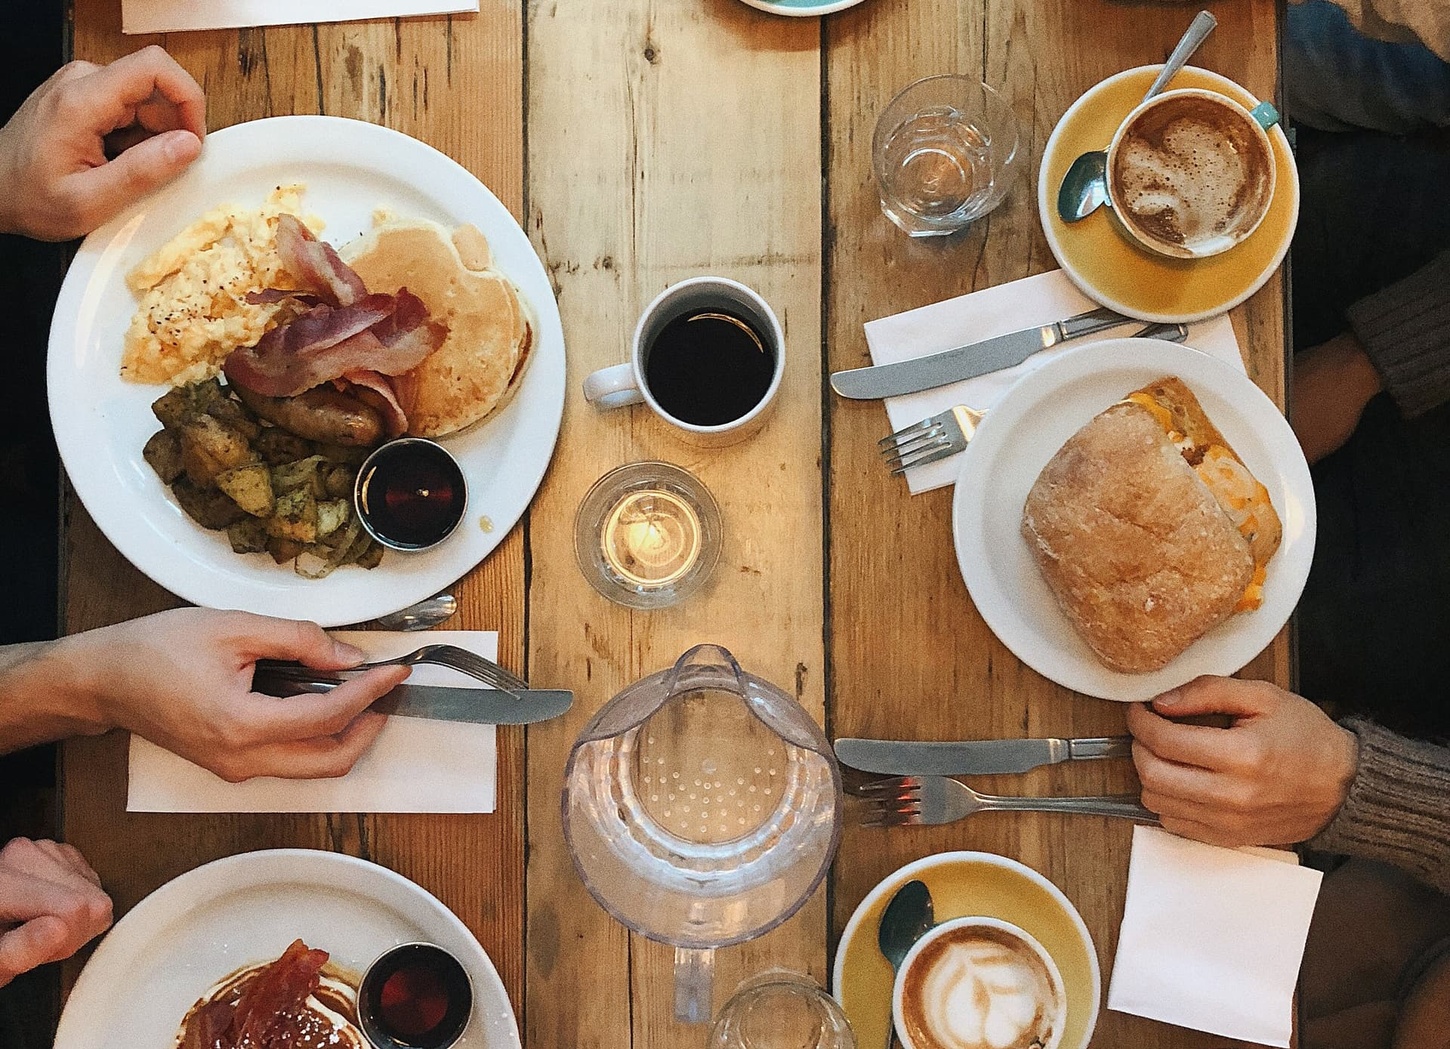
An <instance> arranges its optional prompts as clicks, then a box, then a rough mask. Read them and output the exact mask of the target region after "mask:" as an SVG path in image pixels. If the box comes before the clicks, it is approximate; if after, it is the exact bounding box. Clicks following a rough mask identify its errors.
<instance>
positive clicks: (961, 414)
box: [876, 324, 1188, 474]
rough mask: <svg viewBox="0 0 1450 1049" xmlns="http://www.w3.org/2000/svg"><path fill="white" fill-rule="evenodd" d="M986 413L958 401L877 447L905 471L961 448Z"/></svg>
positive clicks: (1178, 329)
mask: <svg viewBox="0 0 1450 1049" xmlns="http://www.w3.org/2000/svg"><path fill="white" fill-rule="evenodd" d="M1187 337H1188V328H1187V327H1186V326H1184V325H1182V324H1150V325H1148V326H1147V327H1146V328H1142V329H1140V330H1138V331H1136V332H1134V333H1133V338H1135V339H1163V340H1164V341H1166V342H1182V341H1183V340H1184V339H1186V338H1187ZM985 416H986V413H985V412H981V411H978V410H977V409H975V408H968V407H966V406H965V405H961V404H959V405H957V406H956V407H955V408H948V409H947V410H946V411H944V412H938V413H937V414H935V415H932V416H928V417H927V418H925V419H923V420H921V422H919V423H913V424H912V425H910V426H906V427H903V428H902V429H900V430H897V431H896V432H895V433H893V434H891V435H889V436H887V437H883V438H881V440H879V441H877V442H876V447H877V450H878V451H880V453H881V457H882V458H883V459H885V460H886V465H887V467H889V468H890V470H891V472H892V473H893V474H901V473H905V472H906V471H907V470H910V469H911V468H912V467H914V466H925V465H926V464H927V463H934V462H936V461H937V460H939V459H945V458H946V457H947V456H949V455H956V454H957V453H958V452H960V451H962V450H963V449H964V448H966V446H967V444H968V443H969V442H970V441H971V439H972V437H973V436H975V435H976V432H977V427H978V426H979V425H981V422H982V419H983V418H985Z"/></svg>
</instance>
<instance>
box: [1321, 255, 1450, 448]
mask: <svg viewBox="0 0 1450 1049" xmlns="http://www.w3.org/2000/svg"><path fill="white" fill-rule="evenodd" d="M1346 313H1347V315H1348V317H1349V324H1350V327H1351V328H1352V329H1353V330H1354V334H1355V335H1356V336H1358V337H1359V341H1360V342H1361V343H1363V344H1364V348H1365V352H1366V353H1368V354H1369V359H1370V360H1371V361H1372V362H1374V366H1375V370H1376V371H1378V372H1379V374H1380V378H1381V379H1382V380H1384V385H1385V388H1386V389H1387V390H1389V392H1390V395H1391V396H1393V397H1394V399H1395V403H1396V404H1398V405H1399V407H1400V411H1401V412H1402V413H1404V415H1405V417H1406V418H1410V419H1413V418H1414V417H1415V416H1417V415H1422V414H1424V413H1425V412H1427V411H1429V410H1430V409H1431V408H1434V407H1436V406H1437V405H1440V404H1442V403H1444V402H1445V401H1446V400H1450V251H1446V252H1443V253H1442V254H1440V255H1438V256H1436V257H1435V258H1434V259H1433V260H1431V261H1430V262H1429V263H1428V264H1426V265H1425V266H1423V267H1421V268H1420V269H1418V270H1416V271H1415V272H1414V273H1412V274H1410V275H1409V276H1408V277H1406V278H1404V279H1403V280H1400V281H1396V282H1395V283H1394V284H1391V285H1390V286H1389V287H1387V288H1383V289H1381V290H1379V291H1377V292H1375V293H1374V294H1373V295H1368V296H1366V297H1365V298H1363V299H1360V300H1359V301H1358V302H1355V303H1354V304H1352V305H1351V306H1350V307H1349V308H1348V310H1346Z"/></svg>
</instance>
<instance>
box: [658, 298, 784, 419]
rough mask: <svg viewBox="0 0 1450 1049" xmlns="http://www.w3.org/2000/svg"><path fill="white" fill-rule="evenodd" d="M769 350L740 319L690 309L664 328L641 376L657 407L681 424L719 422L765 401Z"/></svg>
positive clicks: (771, 361)
mask: <svg viewBox="0 0 1450 1049" xmlns="http://www.w3.org/2000/svg"><path fill="white" fill-rule="evenodd" d="M774 373H775V354H773V353H772V352H771V349H770V346H769V344H768V343H767V342H766V341H765V339H764V338H762V336H761V334H760V332H758V331H757V330H756V329H755V327H754V326H753V325H752V324H751V323H750V322H749V321H747V320H745V319H744V318H743V317H738V316H736V315H735V314H733V313H728V312H726V311H725V310H719V309H702V310H694V311H692V312H690V313H686V314H682V315H681V316H679V317H676V318H675V319H674V320H672V321H670V322H669V323H668V324H666V325H665V326H664V329H663V330H662V331H661V332H660V333H659V335H658V336H656V337H655V340H654V343H653V344H652V345H651V346H650V347H649V351H648V353H646V354H645V359H644V378H645V382H646V383H647V384H648V386H649V390H650V393H651V394H653V395H654V398H655V400H657V401H659V403H660V407H661V408H663V409H664V410H665V411H667V412H669V413H670V414H671V415H673V416H674V417H675V418H676V419H679V420H680V421H681V422H687V423H692V424H694V425H695V426H720V425H723V424H724V423H733V422H734V421H735V420H736V419H739V418H741V417H742V416H744V415H747V414H749V412H750V410H751V409H752V408H754V407H755V406H756V405H757V404H759V403H760V402H761V401H762V400H764V399H765V394H766V391H767V390H769V389H770V380H771V376H772V375H773V374H774Z"/></svg>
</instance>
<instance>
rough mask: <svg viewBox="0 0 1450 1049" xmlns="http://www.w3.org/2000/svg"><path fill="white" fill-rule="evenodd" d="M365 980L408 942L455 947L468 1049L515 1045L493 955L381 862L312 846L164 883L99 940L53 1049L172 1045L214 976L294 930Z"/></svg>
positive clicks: (267, 956) (264, 956) (277, 947)
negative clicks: (465, 994) (469, 1011)
mask: <svg viewBox="0 0 1450 1049" xmlns="http://www.w3.org/2000/svg"><path fill="white" fill-rule="evenodd" d="M299 936H300V937H301V938H302V939H303V940H304V941H306V943H307V945H308V946H309V947H318V948H321V949H322V950H325V951H327V952H328V953H329V954H330V955H331V961H332V962H334V963H336V964H337V965H340V966H341V967H343V968H344V969H349V970H352V971H353V972H355V973H357V974H358V975H359V976H360V975H361V973H362V971H363V970H364V969H365V968H367V966H368V964H369V963H370V962H372V961H373V959H375V958H376V957H378V955H380V954H382V953H383V951H385V950H387V949H388V948H390V947H394V946H396V945H397V944H400V943H409V942H413V941H419V940H423V941H427V942H430V943H436V944H437V945H438V946H440V947H442V948H444V949H445V950H447V951H449V952H451V953H452V954H453V955H454V956H455V957H456V958H458V960H459V961H460V962H462V963H463V967H464V968H465V969H467V970H468V975H469V978H470V979H471V980H472V981H473V995H474V1001H473V1016H472V1018H471V1019H470V1020H469V1022H468V1028H467V1030H466V1031H465V1032H464V1034H463V1037H462V1039H461V1040H460V1041H459V1042H458V1045H459V1046H460V1047H461V1049H518V1046H519V1032H518V1025H517V1023H516V1022H515V1020H514V1015H513V1009H512V1008H511V1007H510V1006H509V1000H508V994H507V993H506V992H505V991H504V986H503V981H502V980H500V979H499V976H498V972H497V970H495V969H494V967H493V962H491V961H490V960H489V958H488V955H487V954H485V953H484V951H483V948H482V947H480V946H479V944H478V941H477V940H476V939H475V938H474V936H473V934H472V933H470V932H469V931H468V929H467V927H466V926H465V925H464V924H463V923H462V922H461V921H459V920H458V918H457V916H455V915H454V914H453V912H452V911H450V910H449V909H448V908H447V907H445V906H443V904H442V903H440V902H439V901H438V900H437V899H436V898H435V897H434V896H432V895H430V894H429V893H428V892H426V891H424V890H423V889H422V888H420V887H419V886H417V885H415V884H413V882H411V881H409V880H408V879H407V878H404V877H403V876H402V875H400V874H395V873H394V872H393V871H390V870H388V869H387V868H385V867H379V866H377V865H376V864H373V863H368V862H367V861H366V860H360V859H356V858H354V857H352V856H343V855H340V854H338V853H334V852H320V851H313V850H310V849H272V850H268V851H264V852H249V853H243V854H242V855H239V856H229V857H227V858H226V859H221V860H217V861H216V862H214V863H208V864H206V865H205V866H203V867H198V868H196V869H195V870H193V871H188V872H187V873H186V874H183V875H181V877H179V878H176V879H174V880H172V881H169V882H167V883H166V884H165V885H163V886H161V888H159V889H157V890H156V891H155V892H153V893H152V894H151V895H150V896H147V897H146V898H145V899H144V900H142V901H141V902H140V903H138V904H137V905H136V906H135V907H133V908H132V909H131V911H130V912H129V913H127V914H126V916H125V917H123V918H122V919H121V920H120V921H119V922H117V923H116V926H115V928H114V929H112V930H111V931H110V933H108V934H107V936H106V938H105V939H104V940H102V941H101V944H100V946H99V947H97V948H96V952H95V953H94V954H93V955H91V959H90V961H88V962H87V963H86V966H85V968H84V969H83V970H82V971H81V975H80V978H79V979H78V980H77V981H76V985H75V988H74V990H72V991H71V993H70V997H69V998H68V999H67V1000H66V1004H65V1011H64V1012H63V1013H62V1014H61V1018H60V1027H59V1029H58V1030H57V1031H56V1039H55V1046H56V1049H138V1047H142V1046H146V1047H158V1049H165V1047H169V1046H171V1045H174V1044H175V1041H176V1035H177V1032H178V1030H179V1028H180V1026H181V1020H182V1018H183V1017H184V1016H185V1015H186V1011H187V1010H188V1009H190V1008H191V1007H192V1005H194V1004H195V1003H196V1001H197V999H198V998H200V997H201V996H202V995H203V994H205V993H206V992H207V991H208V990H209V989H210V988H211V987H213V986H214V985H215V984H216V983H217V981H219V980H221V979H222V978H223V977H225V976H227V975H229V974H231V973H232V972H235V971H236V970H238V969H241V968H243V967H245V966H248V965H255V964H258V963H260V962H266V961H269V960H272V959H274V958H276V957H278V956H279V955H281V953H282V952H283V950H285V949H286V947H287V945H288V944H290V943H291V942H292V941H293V940H294V939H296V938H297V937H299Z"/></svg>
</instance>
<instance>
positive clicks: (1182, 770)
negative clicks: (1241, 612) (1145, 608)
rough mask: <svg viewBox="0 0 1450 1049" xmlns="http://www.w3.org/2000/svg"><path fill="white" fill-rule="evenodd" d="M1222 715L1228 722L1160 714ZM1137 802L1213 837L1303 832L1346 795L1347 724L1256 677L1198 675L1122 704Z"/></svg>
mask: <svg viewBox="0 0 1450 1049" xmlns="http://www.w3.org/2000/svg"><path fill="white" fill-rule="evenodd" d="M1205 714H1228V715H1230V716H1231V717H1232V718H1233V722H1232V724H1231V725H1230V726H1229V727H1228V728H1212V727H1209V726H1206V725H1191V724H1180V723H1178V722H1175V721H1170V720H1168V719H1169V718H1181V717H1191V716H1198V715H1205ZM1128 731H1129V732H1131V733H1132V734H1133V763H1134V764H1135V765H1136V766H1137V767H1138V778H1139V779H1140V780H1141V781H1142V783H1143V804H1144V805H1146V806H1147V807H1148V808H1150V809H1152V810H1153V811H1154V812H1156V813H1158V814H1159V816H1160V817H1161V819H1162V821H1163V827H1164V829H1166V830H1170V831H1172V832H1173V833H1174V834H1181V835H1182V836H1184V837H1185V838H1196V839H1198V840H1199V841H1206V842H1209V843H1211V844H1214V845H1285V844H1290V843H1293V842H1300V841H1305V840H1307V839H1308V838H1312V837H1313V836H1314V835H1315V834H1317V833H1319V831H1321V830H1323V829H1324V827H1325V826H1326V825H1327V824H1328V823H1329V821H1330V820H1331V819H1333V818H1334V814H1335V813H1336V812H1338V811H1339V808H1340V806H1342V805H1343V804H1344V799H1345V798H1346V797H1347V796H1348V793H1349V785H1350V781H1351V780H1353V779H1354V774H1355V770H1356V768H1357V766H1358V764H1359V744H1358V741H1357V740H1356V738H1355V735H1354V733H1352V732H1350V731H1349V730H1348V729H1343V728H1340V727H1339V726H1338V725H1336V724H1335V723H1334V722H1333V721H1332V720H1330V718H1329V716H1328V715H1326V714H1325V713H1324V712H1323V711H1322V710H1320V709H1319V708H1318V707H1316V706H1315V705H1314V704H1313V703H1311V702H1309V701H1308V700H1307V699H1304V698H1302V697H1300V696H1296V695H1294V694H1293V693H1292V692H1285V691H1284V690H1283V689H1281V688H1278V687H1277V686H1275V685H1271V684H1269V683H1268V682H1265V681H1239V680H1236V679H1234V678H1221V677H1200V678H1198V679H1196V680H1194V681H1190V682H1189V683H1188V684H1186V685H1184V686H1182V687H1181V688H1177V689H1174V690H1173V691H1171V692H1167V693H1164V694H1163V695H1161V696H1159V697H1158V698H1156V699H1154V700H1153V701H1152V702H1151V703H1149V704H1143V703H1135V704H1133V705H1132V706H1131V707H1129V708H1128Z"/></svg>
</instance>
